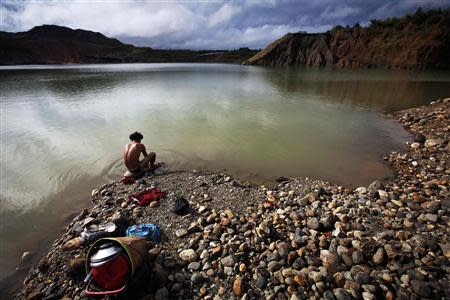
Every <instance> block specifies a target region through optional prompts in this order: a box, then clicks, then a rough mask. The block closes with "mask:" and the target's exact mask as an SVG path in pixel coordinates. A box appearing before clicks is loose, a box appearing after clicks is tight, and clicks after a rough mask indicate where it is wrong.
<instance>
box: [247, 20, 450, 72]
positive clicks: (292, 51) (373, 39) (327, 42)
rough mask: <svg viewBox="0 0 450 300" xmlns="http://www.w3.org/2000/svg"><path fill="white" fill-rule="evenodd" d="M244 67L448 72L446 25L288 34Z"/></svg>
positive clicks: (449, 35) (449, 46) (449, 34)
mask: <svg viewBox="0 0 450 300" xmlns="http://www.w3.org/2000/svg"><path fill="white" fill-rule="evenodd" d="M245 64H253V65H266V66H288V65H289V66H337V67H342V68H361V67H388V68H442V69H449V68H450V26H449V22H448V20H444V21H441V22H436V23H432V24H427V26H424V27H422V28H420V27H419V28H418V26H416V25H414V24H413V23H410V24H406V25H405V26H403V27H402V28H401V29H399V28H398V26H397V27H395V26H391V27H389V26H371V27H369V28H362V27H359V26H358V27H353V28H340V29H336V30H333V31H330V32H326V33H318V34H307V33H294V34H292V33H289V34H287V35H285V36H283V37H282V38H280V39H278V40H276V41H275V42H273V43H272V44H270V45H269V46H268V47H266V48H265V49H263V50H262V51H260V52H259V53H257V54H256V55H255V56H253V57H252V58H250V59H249V60H247V61H246V62H245Z"/></svg>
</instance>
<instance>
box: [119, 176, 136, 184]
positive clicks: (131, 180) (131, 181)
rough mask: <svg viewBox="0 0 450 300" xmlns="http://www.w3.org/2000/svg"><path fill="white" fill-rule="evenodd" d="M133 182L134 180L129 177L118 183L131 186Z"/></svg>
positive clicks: (124, 177)
mask: <svg viewBox="0 0 450 300" xmlns="http://www.w3.org/2000/svg"><path fill="white" fill-rule="evenodd" d="M134 181H135V180H134V179H133V177H131V176H123V179H122V180H121V181H120V182H122V183H123V184H132V183H134Z"/></svg>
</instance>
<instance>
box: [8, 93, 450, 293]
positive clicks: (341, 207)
mask: <svg viewBox="0 0 450 300" xmlns="http://www.w3.org/2000/svg"><path fill="white" fill-rule="evenodd" d="M393 117H395V118H396V119H398V120H399V122H401V123H402V124H403V125H404V127H405V128H406V129H407V130H408V131H410V132H411V133H412V135H413V136H414V139H413V140H411V142H409V148H408V151H406V152H404V153H400V152H392V153H390V154H389V155H388V156H387V157H386V160H387V162H388V163H389V164H390V165H391V166H392V168H393V170H394V171H395V173H396V176H395V177H394V178H393V179H390V180H389V181H385V182H380V181H375V182H373V183H372V184H370V185H369V186H368V187H359V188H357V189H354V190H353V189H349V188H346V187H342V186H336V185H333V184H330V183H327V182H323V181H319V180H311V179H308V178H304V179H297V178H296V179H288V178H278V181H279V184H278V185H277V186H275V187H274V188H271V189H268V188H266V187H264V186H254V185H251V184H249V183H247V182H243V181H241V180H239V179H235V178H232V177H230V176H228V175H226V174H211V173H205V172H196V171H194V172H177V173H170V174H160V175H151V176H147V177H144V178H143V179H140V180H138V181H137V182H136V183H133V184H131V185H124V184H122V183H120V182H115V183H112V184H107V185H103V186H102V187H101V188H99V189H98V190H94V191H93V192H92V202H93V205H92V207H90V208H89V209H86V210H85V211H83V212H82V213H81V214H80V215H79V216H77V217H76V218H75V219H74V220H73V221H72V222H71V223H70V224H69V225H68V226H67V227H66V232H65V233H64V234H63V235H62V236H61V237H60V238H59V239H57V240H56V241H55V242H54V243H53V245H52V248H51V250H50V251H49V253H48V254H47V255H46V256H45V257H43V258H42V260H41V262H40V263H39V265H37V266H36V267H35V268H33V269H32V270H31V271H30V272H29V275H28V277H27V278H26V279H25V281H24V286H23V289H22V291H21V292H19V293H18V294H16V295H15V298H16V299H61V298H64V299H83V298H85V295H84V292H83V291H84V289H85V283H83V278H84V276H85V273H84V265H83V260H84V259H83V257H84V254H85V253H86V247H84V246H83V245H82V246H80V247H79V248H77V249H72V250H63V245H64V244H65V243H66V242H67V241H68V240H71V239H72V238H74V237H77V236H79V233H80V230H81V229H82V226H83V224H84V223H85V222H86V220H87V219H88V218H89V219H88V220H89V221H92V222H94V223H100V222H105V221H112V222H126V223H129V224H136V223H155V224H157V225H158V226H159V227H160V229H161V231H162V235H163V236H162V238H161V241H160V242H158V243H155V245H154V247H153V248H152V249H151V250H150V251H149V253H148V260H149V262H150V263H149V265H150V266H151V269H152V272H151V274H150V275H149V277H148V278H146V279H145V280H144V282H143V283H141V284H140V285H139V286H138V287H137V288H134V289H133V290H130V291H129V294H128V298H129V299H158V300H161V299H290V300H296V299H330V300H331V299H337V300H341V299H365V300H369V299H448V298H450V262H449V258H450V240H449V234H450V232H449V228H450V215H449V212H450V198H449V194H450V192H449V178H450V165H449V156H450V145H449V138H450V136H449V133H450V123H449V117H450V98H447V99H443V100H438V101H435V102H432V103H431V104H430V105H428V106H424V107H420V108H413V109H409V110H406V111H401V112H398V113H395V114H393ZM149 187H158V188H160V189H161V190H163V191H165V192H166V197H165V198H164V199H162V200H161V201H160V202H159V205H157V206H155V207H150V206H149V207H144V208H143V207H139V206H136V205H135V204H133V203H132V202H131V201H130V200H129V199H128V195H130V194H131V193H133V192H137V191H141V190H144V189H147V188H149ZM180 195H182V196H183V197H184V198H185V199H187V200H188V201H189V202H190V207H191V210H190V212H189V213H188V214H187V215H185V216H178V215H176V214H174V213H173V212H172V211H171V209H172V206H173V203H174V201H175V199H177V198H178V197H179V196H180ZM91 218H93V219H91Z"/></svg>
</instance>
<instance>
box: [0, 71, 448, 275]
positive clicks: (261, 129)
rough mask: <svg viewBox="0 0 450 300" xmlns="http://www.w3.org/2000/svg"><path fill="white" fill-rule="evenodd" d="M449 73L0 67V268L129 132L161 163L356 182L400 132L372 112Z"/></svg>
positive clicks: (411, 98)
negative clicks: (138, 135) (139, 137)
mask: <svg viewBox="0 0 450 300" xmlns="http://www.w3.org/2000/svg"><path fill="white" fill-rule="evenodd" d="M449 83H450V74H449V73H448V72H447V73H445V72H411V71H388V70H329V69H295V68H263V67H253V66H239V65H220V64H124V65H81V66H79V65H77V66H26V67H23V66H18V67H3V68H0V91H1V117H2V118H1V147H2V157H1V165H2V167H1V189H0V191H1V195H0V197H1V199H0V201H1V207H0V223H1V224H0V230H1V231H0V243H1V259H0V269H1V270H2V272H1V279H5V278H6V277H8V276H9V275H11V274H12V273H13V271H14V269H15V268H16V267H17V266H18V264H19V261H20V256H21V255H22V252H23V251H33V252H34V254H35V255H34V260H36V258H37V257H38V256H39V255H40V254H41V253H42V249H45V248H46V247H47V246H48V245H49V241H51V240H53V239H54V238H55V237H56V236H57V234H58V233H59V232H60V231H61V227H62V225H63V224H64V223H66V222H68V220H70V219H71V218H72V217H73V216H74V214H76V213H77V212H78V211H79V210H80V209H81V208H83V207H86V206H87V205H88V203H89V198H90V192H91V189H92V188H94V187H96V186H98V185H99V184H101V183H105V182H108V181H112V180H116V179H118V178H119V177H120V176H121V174H123V172H124V168H123V166H122V162H121V152H122V148H123V145H124V144H125V143H127V142H128V135H129V134H130V133H131V132H132V131H135V130H139V131H141V132H142V133H143V134H144V140H143V143H144V144H146V146H147V149H148V150H151V151H155V152H156V153H157V155H158V158H159V159H162V160H164V161H166V162H168V165H169V166H170V168H171V169H172V170H180V169H184V170H190V169H193V168H196V169H209V170H223V169H227V170H228V172H229V173H231V174H233V175H236V176H240V177H242V178H246V179H248V180H250V181H252V182H254V183H258V184H259V183H270V182H271V181H272V182H273V180H274V178H276V177H278V176H281V175H282V176H287V177H289V176H308V177H312V178H320V179H326V180H328V181H331V182H334V183H338V184H344V185H350V186H357V185H362V184H364V185H367V184H369V183H370V182H371V181H373V180H375V179H377V178H382V177H386V176H390V175H391V173H390V171H389V169H388V168H387V167H386V165H385V163H384V161H383V157H384V156H385V155H386V154H387V153H388V152H389V151H391V150H394V149H397V148H399V147H402V146H403V145H404V142H405V140H406V139H407V137H408V135H407V133H406V132H405V131H404V130H403V129H402V128H401V126H400V125H398V124H397V123H395V122H394V121H393V120H392V119H389V118H388V117H386V116H385V115H383V113H386V112H392V111H395V110H399V109H403V108H408V107H412V106H418V105H422V104H426V103H428V102H429V101H430V100H433V99H437V98H442V97H446V96H449V95H450V84H449ZM39 249H40V251H39ZM36 251H37V252H36ZM31 262H33V260H31ZM23 267H24V270H25V269H26V267H27V264H25V265H24V266H23ZM23 272H24V271H23ZM19 273H20V271H19ZM5 280H6V279H5Z"/></svg>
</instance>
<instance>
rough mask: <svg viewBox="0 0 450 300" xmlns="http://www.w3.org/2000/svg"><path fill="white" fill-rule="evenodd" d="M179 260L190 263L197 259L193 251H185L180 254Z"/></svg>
mask: <svg viewBox="0 0 450 300" xmlns="http://www.w3.org/2000/svg"><path fill="white" fill-rule="evenodd" d="M180 258H181V259H182V260H183V261H186V262H192V261H195V260H196V259H197V253H196V252H195V250H194V249H186V250H183V251H181V252H180Z"/></svg>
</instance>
